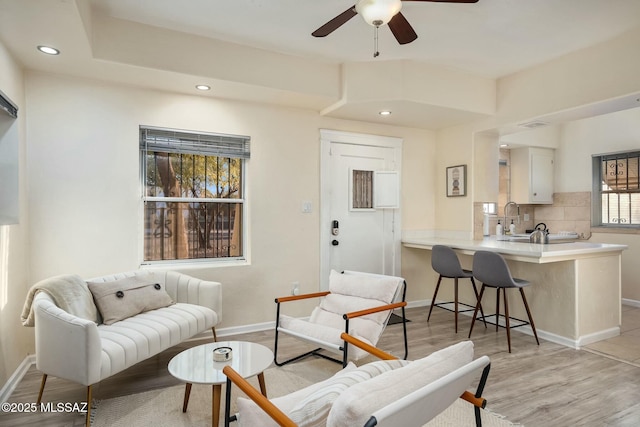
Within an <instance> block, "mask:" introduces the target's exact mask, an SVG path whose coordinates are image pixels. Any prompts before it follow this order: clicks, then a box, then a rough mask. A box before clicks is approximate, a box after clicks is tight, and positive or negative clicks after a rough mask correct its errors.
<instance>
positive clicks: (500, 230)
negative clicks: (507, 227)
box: [496, 220, 504, 237]
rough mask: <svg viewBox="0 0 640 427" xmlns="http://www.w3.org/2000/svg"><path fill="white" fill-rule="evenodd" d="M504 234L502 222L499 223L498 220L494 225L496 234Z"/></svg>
mask: <svg viewBox="0 0 640 427" xmlns="http://www.w3.org/2000/svg"><path fill="white" fill-rule="evenodd" d="M503 234H504V228H503V227H502V224H501V223H500V220H498V225H496V236H498V237H499V236H502V235H503Z"/></svg>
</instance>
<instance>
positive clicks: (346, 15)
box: [311, 6, 358, 37]
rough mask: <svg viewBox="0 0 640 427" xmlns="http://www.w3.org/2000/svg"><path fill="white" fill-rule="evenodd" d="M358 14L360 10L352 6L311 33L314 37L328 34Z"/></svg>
mask: <svg viewBox="0 0 640 427" xmlns="http://www.w3.org/2000/svg"><path fill="white" fill-rule="evenodd" d="M357 14H358V12H356V7H355V6H351V7H350V8H349V9H347V10H345V11H344V12H342V13H341V14H340V15H338V16H336V17H335V18H333V19H332V20H330V21H329V22H327V23H326V24H324V25H323V26H322V27H320V28H318V29H317V30H315V31H314V32H313V33H311V35H312V36H313V37H325V36H328V35H329V34H331V33H332V32H334V31H335V30H337V29H338V28H340V26H341V25H342V24H344V23H345V22H347V21H348V20H349V19H351V18H353V17H354V16H356V15H357Z"/></svg>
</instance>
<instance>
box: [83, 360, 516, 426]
mask: <svg viewBox="0 0 640 427" xmlns="http://www.w3.org/2000/svg"><path fill="white" fill-rule="evenodd" d="M339 369H340V366H339V365H338V364H335V363H331V362H327V361H325V360H319V359H312V360H308V361H304V362H301V363H294V364H291V365H286V366H284V367H280V368H275V367H274V368H269V369H267V370H266V371H265V373H264V375H265V382H266V385H267V393H268V394H269V396H270V397H277V396H281V395H284V394H288V393H291V392H293V391H295V390H299V389H301V388H303V387H306V386H307V385H310V384H312V383H314V382H317V381H321V380H322V379H326V378H328V377H329V376H331V375H332V374H333V373H334V372H337V371H338V370H339ZM249 381H250V382H252V383H253V384H254V385H255V387H256V388H258V382H257V379H255V378H251V379H249ZM224 389H225V386H223V387H222V393H223V394H222V401H221V408H220V409H221V411H222V412H224ZM241 393H242V392H239V391H237V389H235V388H234V389H233V390H232V402H235V399H236V396H237V394H241ZM183 397H184V386H183V385H179V386H173V387H168V388H163V389H159V390H152V391H147V392H144V393H138V394H134V395H129V396H122V397H117V398H113V399H106V400H99V401H97V402H95V403H94V407H93V409H92V417H91V418H92V420H91V421H92V422H91V426H92V427H138V426H150V427H151V426H153V427H183V426H184V427H187V426H189V427H200V426H203V427H204V426H211V386H205V385H198V384H194V385H193V388H192V389H191V396H190V398H189V409H188V411H187V412H186V413H183V412H182V399H183ZM232 410H235V405H232ZM223 416H224V414H222V417H223ZM222 417H221V419H220V426H224V420H223V418H222ZM231 425H232V426H233V425H236V423H232V424H231ZM482 425H483V426H485V427H509V426H515V425H519V424H513V423H511V422H509V421H508V420H506V419H504V417H501V416H499V415H496V414H494V413H492V412H491V411H488V410H484V411H482ZM427 426H428V427H463V426H475V418H474V411H473V409H472V407H471V406H470V405H469V404H468V403H467V402H464V401H462V400H460V399H458V401H457V402H455V403H454V404H453V405H451V407H449V408H448V409H447V410H445V411H444V412H443V413H442V414H440V415H439V416H438V417H436V418H435V419H433V420H432V421H431V422H429V423H428V424H427V425H426V427H427ZM256 427H259V426H256Z"/></svg>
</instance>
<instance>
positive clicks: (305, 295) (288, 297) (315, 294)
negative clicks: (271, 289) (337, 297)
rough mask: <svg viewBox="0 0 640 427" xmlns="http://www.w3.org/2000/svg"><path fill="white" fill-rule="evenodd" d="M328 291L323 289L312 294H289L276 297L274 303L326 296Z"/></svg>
mask: <svg viewBox="0 0 640 427" xmlns="http://www.w3.org/2000/svg"><path fill="white" fill-rule="evenodd" d="M330 293H331V292H329V291H325V292H314V293H312V294H302V295H289V296H286V297H280V298H276V304H280V303H281V302H289V301H297V300H301V299H308V298H320V297H324V296H327V295H329V294H330Z"/></svg>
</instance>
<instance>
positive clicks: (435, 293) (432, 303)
mask: <svg viewBox="0 0 640 427" xmlns="http://www.w3.org/2000/svg"><path fill="white" fill-rule="evenodd" d="M440 282H442V274H441V275H440V276H438V283H436V291H435V292H434V293H433V298H432V299H431V306H430V307H429V315H428V316H427V322H429V319H430V318H431V311H432V310H433V306H434V305H435V303H436V296H438V289H440Z"/></svg>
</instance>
